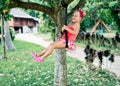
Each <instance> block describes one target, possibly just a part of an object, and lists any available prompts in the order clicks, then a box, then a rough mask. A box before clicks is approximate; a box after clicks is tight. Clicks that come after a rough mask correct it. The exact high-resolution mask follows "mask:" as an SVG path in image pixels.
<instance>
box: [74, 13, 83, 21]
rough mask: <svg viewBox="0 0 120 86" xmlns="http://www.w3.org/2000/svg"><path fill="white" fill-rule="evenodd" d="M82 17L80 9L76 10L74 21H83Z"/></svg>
mask: <svg viewBox="0 0 120 86" xmlns="http://www.w3.org/2000/svg"><path fill="white" fill-rule="evenodd" d="M81 19H82V18H81V17H80V13H79V11H75V12H74V14H73V16H72V22H73V23H75V22H80V21H81Z"/></svg>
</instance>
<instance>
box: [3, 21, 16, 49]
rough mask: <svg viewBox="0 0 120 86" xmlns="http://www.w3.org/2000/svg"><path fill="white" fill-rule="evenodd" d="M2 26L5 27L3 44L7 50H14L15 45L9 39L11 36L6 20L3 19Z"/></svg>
mask: <svg viewBox="0 0 120 86" xmlns="http://www.w3.org/2000/svg"><path fill="white" fill-rule="evenodd" d="M4 22H5V23H4V28H5V44H6V48H7V49H8V50H15V46H14V45H13V42H12V40H11V36H10V30H9V24H8V21H4Z"/></svg>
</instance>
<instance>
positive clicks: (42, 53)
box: [39, 43, 54, 56]
mask: <svg viewBox="0 0 120 86" xmlns="http://www.w3.org/2000/svg"><path fill="white" fill-rule="evenodd" d="M53 44H54V43H51V44H50V45H49V46H48V47H47V48H45V49H44V50H43V51H42V52H40V53H39V56H42V55H44V54H45V52H47V50H48V49H49V48H50V47H51V45H53Z"/></svg>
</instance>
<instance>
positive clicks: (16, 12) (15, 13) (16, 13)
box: [10, 8, 39, 22]
mask: <svg viewBox="0 0 120 86" xmlns="http://www.w3.org/2000/svg"><path fill="white" fill-rule="evenodd" d="M10 15H13V16H14V17H17V18H27V19H33V20H35V21H37V22H39V19H38V18H35V17H32V16H30V15H28V14H27V13H25V12H24V11H22V10H20V9H17V8H13V9H11V11H10Z"/></svg>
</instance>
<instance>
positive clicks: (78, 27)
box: [62, 25, 80, 34]
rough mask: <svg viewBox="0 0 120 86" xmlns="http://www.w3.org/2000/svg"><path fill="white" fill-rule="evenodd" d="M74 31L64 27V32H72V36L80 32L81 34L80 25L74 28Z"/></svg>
mask: <svg viewBox="0 0 120 86" xmlns="http://www.w3.org/2000/svg"><path fill="white" fill-rule="evenodd" d="M73 28H74V29H73V30H71V29H70V28H69V27H68V26H65V25H64V26H63V27H62V31H64V30H67V31H68V32H70V33H72V34H78V32H79V29H80V25H74V26H73Z"/></svg>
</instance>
